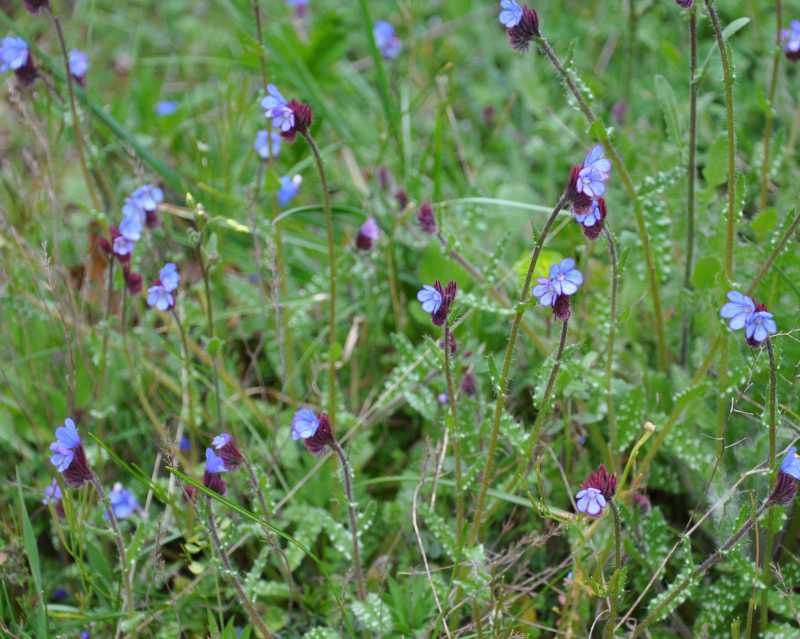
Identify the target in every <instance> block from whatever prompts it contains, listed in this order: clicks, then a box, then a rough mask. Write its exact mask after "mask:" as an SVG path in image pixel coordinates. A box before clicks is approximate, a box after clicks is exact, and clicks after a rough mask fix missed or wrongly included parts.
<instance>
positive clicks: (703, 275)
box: [692, 255, 722, 291]
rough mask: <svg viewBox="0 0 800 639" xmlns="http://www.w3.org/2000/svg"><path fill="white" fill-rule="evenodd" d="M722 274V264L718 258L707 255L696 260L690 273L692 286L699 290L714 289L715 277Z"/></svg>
mask: <svg viewBox="0 0 800 639" xmlns="http://www.w3.org/2000/svg"><path fill="white" fill-rule="evenodd" d="M721 272H722V263H721V262H720V261H719V258H717V257H714V256H713V255H707V256H705V257H701V258H700V259H699V260H697V263H696V264H695V265H694V270H693V271H692V285H693V286H694V287H695V288H696V289H699V290H701V291H702V290H705V289H709V288H714V287H715V286H716V285H717V276H718V275H719V274H720V273H721Z"/></svg>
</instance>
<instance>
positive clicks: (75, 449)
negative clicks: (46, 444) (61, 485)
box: [50, 417, 94, 488]
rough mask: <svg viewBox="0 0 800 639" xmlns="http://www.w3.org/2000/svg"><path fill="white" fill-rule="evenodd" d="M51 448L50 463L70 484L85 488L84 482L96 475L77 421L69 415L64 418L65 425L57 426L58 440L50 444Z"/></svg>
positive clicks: (74, 486)
mask: <svg viewBox="0 0 800 639" xmlns="http://www.w3.org/2000/svg"><path fill="white" fill-rule="evenodd" d="M50 450H52V451H54V452H53V454H52V455H51V456H50V463H51V464H53V466H55V467H56V470H58V472H59V473H61V474H62V476H63V477H64V481H66V482H67V484H68V485H70V486H72V487H73V488H83V484H84V483H86V482H87V481H89V480H91V479H92V478H93V477H94V475H92V471H91V470H89V465H88V464H87V462H86V452H85V451H84V450H83V444H82V443H81V438H80V436H79V435H78V431H77V429H76V428H75V422H73V421H72V420H71V419H70V418H69V417H67V418H66V419H65V420H64V425H63V426H59V427H58V428H56V441H55V442H53V443H52V444H50Z"/></svg>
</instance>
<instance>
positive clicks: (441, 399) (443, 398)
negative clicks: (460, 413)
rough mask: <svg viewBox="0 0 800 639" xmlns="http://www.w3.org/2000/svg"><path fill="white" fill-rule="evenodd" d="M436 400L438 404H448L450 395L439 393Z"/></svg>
mask: <svg viewBox="0 0 800 639" xmlns="http://www.w3.org/2000/svg"><path fill="white" fill-rule="evenodd" d="M436 399H437V400H439V403H440V404H448V403H449V402H450V395H448V394H447V393H439V395H438V396H437V397H436Z"/></svg>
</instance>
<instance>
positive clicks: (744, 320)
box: [719, 291, 756, 331]
mask: <svg viewBox="0 0 800 639" xmlns="http://www.w3.org/2000/svg"><path fill="white" fill-rule="evenodd" d="M728 299H729V300H730V302H727V303H726V304H725V305H724V306H723V307H722V309H721V310H720V312H719V314H720V316H722V317H724V318H725V319H730V320H731V321H730V323H729V324H728V326H730V327H731V328H732V329H733V330H734V331H738V330H739V329H740V328H744V327H745V326H747V324H748V323H749V322H750V318H751V317H753V313H754V312H755V310H756V303H755V302H754V301H753V298H752V297H748V296H747V295H743V294H742V293H740V292H739V291H728Z"/></svg>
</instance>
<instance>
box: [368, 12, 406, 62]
mask: <svg viewBox="0 0 800 639" xmlns="http://www.w3.org/2000/svg"><path fill="white" fill-rule="evenodd" d="M372 35H373V37H374V38H375V46H376V47H377V48H378V52H379V53H380V54H381V57H382V58H383V59H384V60H394V59H396V58H397V56H399V55H400V52H401V51H402V50H403V43H402V42H400V38H398V37H397V32H396V31H395V28H394V27H393V26H392V25H391V24H390V23H388V22H386V20H378V21H377V22H376V23H375V26H374V27H373V29H372Z"/></svg>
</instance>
